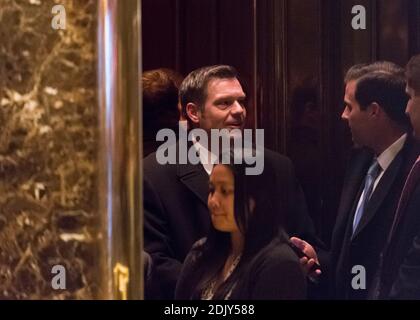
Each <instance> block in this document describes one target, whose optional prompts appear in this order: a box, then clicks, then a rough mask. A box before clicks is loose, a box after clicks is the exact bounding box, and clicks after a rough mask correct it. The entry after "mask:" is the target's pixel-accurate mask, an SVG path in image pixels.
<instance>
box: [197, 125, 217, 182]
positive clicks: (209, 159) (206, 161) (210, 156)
mask: <svg viewBox="0 0 420 320" xmlns="http://www.w3.org/2000/svg"><path fill="white" fill-rule="evenodd" d="M191 138H192V142H193V146H194V148H195V150H196V151H197V152H198V153H199V157H200V163H201V164H202V165H203V167H204V170H206V172H207V174H208V175H210V174H211V172H212V170H213V165H214V163H215V162H216V161H217V156H216V155H215V154H214V153H212V152H211V151H210V150H208V149H207V148H205V147H204V146H203V145H202V144H201V143H200V142H199V141H197V139H196V136H195V135H194V132H193V133H192V134H191Z"/></svg>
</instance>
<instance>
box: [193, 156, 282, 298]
mask: <svg viewBox="0 0 420 320" xmlns="http://www.w3.org/2000/svg"><path fill="white" fill-rule="evenodd" d="M253 152H254V155H255V154H256V152H258V151H255V150H253ZM257 156H258V155H257ZM234 157H235V155H234V153H233V152H230V155H229V158H230V161H229V164H222V161H219V162H220V164H218V165H226V166H227V167H229V168H230V170H231V171H232V173H233V176H234V216H235V220H236V223H237V225H238V227H239V229H240V230H241V232H242V234H243V235H244V239H245V243H244V248H243V252H242V256H241V260H240V262H239V264H238V265H237V267H236V268H235V270H234V272H233V273H232V274H231V275H230V277H229V278H228V279H227V280H226V282H225V283H223V284H222V285H221V286H219V287H218V288H217V291H216V292H215V294H214V297H213V299H223V298H224V297H225V296H226V294H227V293H228V292H229V291H230V290H231V289H232V286H233V285H234V284H235V283H236V281H237V279H239V278H240V276H241V274H242V272H243V271H244V269H245V268H246V266H247V265H249V263H248V262H249V261H251V260H252V259H253V258H254V257H255V256H256V255H257V254H258V253H259V251H261V249H263V248H264V247H265V246H267V245H268V244H269V243H270V242H271V241H272V240H273V239H274V238H276V237H277V236H278V235H279V231H280V230H282V228H281V225H282V223H281V222H282V210H281V208H279V207H276V205H275V203H277V202H278V200H275V199H272V196H271V194H272V193H271V192H270V191H269V190H270V188H271V187H272V186H273V185H274V181H273V180H274V174H273V173H270V172H268V171H269V170H264V172H263V173H262V174H261V175H246V171H245V169H246V167H247V165H246V164H245V163H243V162H244V161H241V163H240V164H237V163H235V159H234ZM221 158H222V157H221ZM221 158H220V159H221ZM261 161H263V159H261ZM223 163H225V162H223ZM266 169H267V168H266ZM251 199H253V202H254V204H255V206H254V208H251V201H250V200H251ZM252 209H253V210H252ZM284 240H285V241H286V238H285V239H284ZM230 241H231V240H230V233H228V232H221V231H218V230H216V229H215V228H214V227H213V225H211V226H210V230H209V233H208V235H207V239H206V241H205V242H204V244H202V245H201V246H198V247H197V248H196V250H197V252H196V254H194V256H195V257H196V259H197V260H196V268H194V269H195V273H194V274H193V275H191V277H192V278H191V279H192V281H191V284H192V288H191V291H192V296H191V298H193V299H200V297H201V294H202V292H203V290H205V289H206V288H207V287H208V286H209V284H210V282H211V281H212V280H213V279H214V278H215V277H216V276H217V275H219V274H220V273H221V272H222V269H223V267H224V264H225V261H226V259H227V257H228V255H229V253H230V252H229V250H230V246H231V242H230Z"/></svg>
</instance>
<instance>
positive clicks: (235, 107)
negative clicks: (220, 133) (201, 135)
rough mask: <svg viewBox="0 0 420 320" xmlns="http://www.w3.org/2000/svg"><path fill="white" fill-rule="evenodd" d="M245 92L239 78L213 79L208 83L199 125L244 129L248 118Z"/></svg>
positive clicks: (214, 127) (207, 129) (208, 127)
mask: <svg viewBox="0 0 420 320" xmlns="http://www.w3.org/2000/svg"><path fill="white" fill-rule="evenodd" d="M245 98H246V96H245V93H244V91H243V90H242V86H241V84H240V83H239V81H238V79H236V78H231V79H218V78H216V79H212V80H210V81H209V83H208V85H207V99H206V102H205V103H204V108H203V109H202V111H198V117H199V127H200V128H201V129H204V130H206V131H207V132H210V130H211V129H228V130H229V131H230V130H233V129H241V130H242V129H243V128H244V126H245V119H246V108H245Z"/></svg>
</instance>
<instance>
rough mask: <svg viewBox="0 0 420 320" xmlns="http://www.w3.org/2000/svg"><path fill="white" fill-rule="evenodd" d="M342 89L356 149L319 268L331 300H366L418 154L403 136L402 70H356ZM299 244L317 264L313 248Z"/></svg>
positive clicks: (377, 66) (381, 65) (386, 66)
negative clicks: (326, 273) (326, 255)
mask: <svg viewBox="0 0 420 320" xmlns="http://www.w3.org/2000/svg"><path fill="white" fill-rule="evenodd" d="M345 84H346V90H345V97H344V101H345V109H344V112H343V114H342V118H343V119H344V120H345V121H347V122H348V124H349V127H350V129H351V132H352V138H353V142H354V144H355V146H356V147H357V148H356V149H355V150H354V151H353V153H352V156H351V158H350V162H349V166H348V171H347V174H346V178H345V181H344V187H343V190H342V194H341V200H340V205H339V209H338V214H337V219H336V224H335V227H334V232H333V236H332V241H331V254H330V256H329V259H330V260H329V262H328V261H321V266H322V265H325V264H329V266H330V268H329V269H330V279H329V281H330V284H331V292H332V295H333V297H334V298H337V299H366V298H367V297H368V292H369V290H370V289H371V285H372V280H373V278H374V275H375V273H376V270H377V269H378V264H379V256H380V253H381V251H382V249H383V247H384V245H385V243H386V239H387V235H388V232H389V230H390V227H391V223H392V221H393V217H394V213H395V210H396V207H397V204H398V199H399V194H400V193H401V190H402V188H403V186H404V182H405V179H406V177H407V175H408V173H409V171H410V168H411V166H412V165H413V163H414V161H415V159H416V151H415V143H414V141H413V139H412V137H411V136H409V135H408V134H407V130H408V129H409V124H408V119H407V118H406V115H405V106H406V103H407V96H406V94H405V81H404V72H403V69H402V68H400V67H398V66H396V65H394V64H392V63H389V62H376V63H373V64H370V65H357V66H354V67H352V68H350V70H349V71H348V72H347V75H346V78H345ZM295 241H296V240H295ZM297 242H298V244H299V245H300V247H301V248H302V249H303V250H304V252H306V253H307V254H308V255H309V256H311V257H312V258H315V259H316V254H315V253H314V250H313V249H312V248H311V246H309V245H308V244H307V243H304V242H303V241H301V242H299V241H297ZM304 262H306V263H307V261H304Z"/></svg>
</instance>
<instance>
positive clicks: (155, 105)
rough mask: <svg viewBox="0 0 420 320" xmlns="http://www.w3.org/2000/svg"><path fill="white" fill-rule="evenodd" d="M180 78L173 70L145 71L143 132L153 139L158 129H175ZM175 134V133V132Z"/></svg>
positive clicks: (143, 77)
mask: <svg viewBox="0 0 420 320" xmlns="http://www.w3.org/2000/svg"><path fill="white" fill-rule="evenodd" d="M181 82H182V76H181V75H180V74H179V73H177V72H176V71H174V70H170V69H163V68H162V69H156V70H150V71H145V72H144V73H143V76H142V85H143V130H144V134H145V136H148V137H152V138H154V137H155V136H156V133H157V132H158V131H159V130H160V129H164V128H169V129H176V128H177V125H178V121H179V119H180V116H179V109H178V89H179V87H180V85H181ZM176 132H177V131H176Z"/></svg>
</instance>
